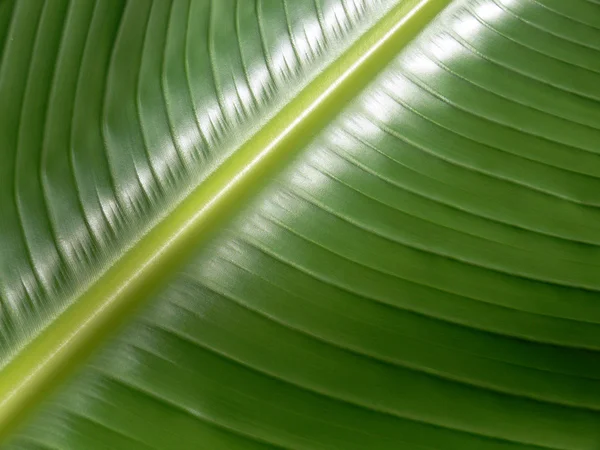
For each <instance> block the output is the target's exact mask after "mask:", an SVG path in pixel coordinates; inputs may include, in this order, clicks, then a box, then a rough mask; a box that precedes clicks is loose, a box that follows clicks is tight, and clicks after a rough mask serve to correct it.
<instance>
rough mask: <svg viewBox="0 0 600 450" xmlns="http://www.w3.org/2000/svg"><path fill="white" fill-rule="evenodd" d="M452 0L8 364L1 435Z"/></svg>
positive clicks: (319, 91)
mask: <svg viewBox="0 0 600 450" xmlns="http://www.w3.org/2000/svg"><path fill="white" fill-rule="evenodd" d="M449 2H450V0H420V1H418V0H409V1H406V2H402V3H401V4H400V5H398V6H395V7H394V8H392V9H391V10H390V11H389V12H388V13H387V14H386V15H385V16H384V17H383V18H382V19H380V20H379V21H378V22H377V23H376V24H375V25H374V26H373V27H372V28H371V29H369V30H368V31H367V32H366V33H364V34H363V35H362V36H361V37H360V38H359V39H358V40H357V41H356V42H355V43H354V44H353V45H352V46H351V47H350V49H349V50H347V51H346V52H345V53H344V54H343V55H342V56H340V57H339V58H338V59H337V60H336V61H334V62H333V63H332V64H330V65H329V66H328V67H327V69H325V70H324V71H323V72H322V73H321V74H320V75H318V76H317V77H316V78H315V79H314V80H313V81H311V82H310V83H309V84H308V85H307V86H306V87H305V88H304V89H303V90H302V91H301V92H300V93H299V94H298V95H297V96H296V97H295V98H294V99H293V100H292V101H291V102H290V103H288V104H287V105H286V106H285V107H284V108H283V109H282V110H281V111H280V112H279V113H278V114H276V115H275V116H274V117H273V118H272V119H271V120H270V121H269V122H268V123H267V124H266V125H265V126H264V127H263V128H262V129H261V130H260V131H258V132H257V133H256V134H255V135H254V136H253V137H251V138H250V139H249V140H248V141H247V142H246V143H245V144H243V145H242V146H241V147H240V148H239V149H238V150H237V151H236V152H234V153H233V155H232V156H231V157H230V158H228V159H227V160H226V161H225V162H224V163H223V164H221V165H220V166H219V167H218V168H217V169H216V170H215V171H214V172H213V173H212V174H211V175H210V176H209V177H208V178H207V179H206V180H205V181H204V182H203V183H202V184H201V185H200V186H198V187H197V188H195V189H194V190H193V191H192V192H191V193H190V194H189V195H188V196H187V197H186V198H185V199H184V200H183V201H182V202H181V203H180V204H179V205H178V206H177V207H176V208H175V209H174V210H173V211H172V212H171V213H170V214H169V215H168V216H167V217H165V218H164V219H163V220H162V221H161V222H160V223H158V224H157V225H156V226H155V227H154V228H152V229H151V230H150V231H149V232H148V233H147V234H146V235H145V236H144V237H143V238H142V239H140V240H139V241H138V242H137V243H136V244H135V245H134V246H133V247H132V248H131V249H129V250H128V251H127V252H126V253H125V254H124V255H123V256H122V257H121V258H120V259H118V260H117V262H116V263H115V264H113V265H112V266H111V267H110V268H108V269H107V271H106V272H105V273H104V274H102V275H101V276H100V277H99V278H98V279H97V280H96V281H95V282H94V283H93V284H92V285H91V286H90V287H89V289H87V291H85V292H84V293H83V294H82V295H81V296H80V297H79V298H78V299H77V300H76V301H73V302H72V304H71V306H70V307H69V308H68V309H67V310H66V311H65V312H64V313H63V314H61V315H60V316H59V317H58V318H57V319H56V320H55V321H54V322H52V323H51V324H50V325H49V326H48V327H47V328H46V329H45V330H44V331H43V332H42V333H40V334H39V335H38V336H37V337H36V338H35V339H34V340H33V341H32V342H31V343H29V344H28V345H27V346H26V347H25V348H24V349H23V350H22V351H21V352H20V353H19V354H18V355H16V357H15V358H14V359H13V360H12V361H11V362H10V363H9V364H8V365H7V366H6V367H5V368H4V369H3V370H2V374H1V375H2V376H1V377H0V442H1V441H2V440H3V439H5V438H6V437H7V436H8V435H9V434H10V433H11V432H12V431H13V430H14V428H15V427H16V426H17V425H18V424H19V423H20V422H21V421H22V420H23V419H24V418H25V417H26V416H27V414H28V413H29V412H30V411H31V410H32V409H34V407H35V406H36V405H38V404H39V403H40V401H41V400H42V399H43V398H44V397H45V395H46V394H47V393H48V392H50V391H51V390H52V389H53V388H54V387H56V386H57V385H58V384H60V382H61V381H62V380H64V379H65V377H66V376H67V375H68V374H69V373H71V372H72V370H73V369H74V368H75V367H76V366H77V365H79V364H80V363H81V361H82V360H83V359H85V357H86V356H88V355H89V354H90V353H92V352H93V350H94V349H96V348H98V347H99V346H100V345H101V344H102V342H103V340H104V339H105V338H106V337H107V336H108V335H109V334H110V332H113V331H114V330H115V329H116V328H117V327H118V326H119V325H122V324H124V323H125V322H127V319H128V318H129V317H130V316H131V314H132V313H133V312H134V311H135V310H136V308H137V307H139V306H140V305H141V304H142V303H143V301H144V300H145V299H147V298H149V297H150V296H151V295H152V294H153V293H155V292H156V291H157V290H158V289H159V288H160V287H161V286H162V285H163V284H164V283H165V282H166V281H167V280H168V277H169V276H170V275H172V274H173V273H174V272H175V271H176V269H177V268H178V267H180V266H181V265H182V264H183V263H184V262H185V261H186V260H187V259H188V258H189V257H190V256H191V254H192V252H193V251H194V250H197V249H198V247H199V246H201V245H202V244H203V243H206V242H207V241H208V240H209V239H210V237H211V236H212V235H213V233H214V232H215V231H216V230H217V229H218V228H219V225H222V224H223V223H224V222H225V221H226V220H227V219H228V218H230V217H231V216H232V215H233V214H234V213H235V211H236V210H238V209H239V207H240V206H241V205H243V204H244V203H245V201H247V200H248V199H249V198H250V196H251V195H252V194H254V193H256V192H257V191H258V189H259V188H260V187H261V186H262V185H263V184H264V183H265V181H264V180H265V179H266V178H267V176H268V175H269V174H270V173H273V172H275V171H277V170H279V169H280V168H281V167H282V165H283V164H284V163H285V162H286V161H288V160H289V159H290V158H291V156H292V155H293V154H294V153H295V152H297V151H298V150H299V149H301V148H303V146H304V144H306V143H307V142H308V141H310V139H311V138H312V137H313V136H314V135H315V133H316V132H318V131H319V130H320V129H322V128H323V127H324V126H325V125H326V124H327V123H328V122H329V121H330V120H331V119H332V118H333V117H334V116H335V114H336V113H337V112H339V111H340V110H341V109H342V107H343V106H344V105H345V104H346V103H348V102H349V101H350V100H351V99H352V98H354V97H355V96H356V93H357V91H359V90H360V89H362V88H363V87H365V86H366V84H367V83H368V82H369V81H370V80H371V79H373V77H374V76H375V75H376V74H377V73H378V72H379V71H380V70H381V69H382V68H383V67H384V66H385V65H386V64H387V62H388V61H390V60H391V59H392V58H393V56H394V55H395V54H397V52H398V51H399V50H400V49H401V48H402V47H403V46H405V45H406V44H407V43H408V42H410V41H411V40H412V39H413V38H414V36H415V35H416V34H417V33H418V32H419V31H420V30H421V29H422V28H423V27H424V26H425V25H426V24H427V23H429V21H430V20H431V19H432V18H433V17H434V16H435V15H437V14H438V13H439V12H440V11H441V10H442V9H443V8H444V7H445V6H446V5H447V4H448V3H449Z"/></svg>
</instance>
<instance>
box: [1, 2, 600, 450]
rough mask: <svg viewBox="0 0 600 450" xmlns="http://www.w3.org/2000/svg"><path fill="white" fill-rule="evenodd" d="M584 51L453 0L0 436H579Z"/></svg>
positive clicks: (585, 275) (71, 440)
mask: <svg viewBox="0 0 600 450" xmlns="http://www.w3.org/2000/svg"><path fill="white" fill-rule="evenodd" d="M289 4H291V2H290V3H289ZM288 6H289V5H288ZM217 54H218V53H216V52H215V55H217ZM599 55H600V4H598V3H597V2H593V1H591V0H571V1H569V2H561V1H559V0H458V1H456V2H454V3H453V4H452V5H451V6H450V7H449V8H447V9H446V10H445V11H444V12H443V13H442V14H441V15H440V16H439V17H438V18H436V19H435V20H434V21H433V22H431V23H430V24H429V25H428V26H427V28H426V29H425V30H424V32H423V33H422V34H421V35H420V36H419V37H418V38H417V39H415V40H414V41H413V42H412V43H411V44H410V45H409V46H408V47H407V48H405V49H403V50H401V51H399V52H398V54H397V55H396V56H395V57H394V58H393V59H392V60H391V61H390V62H389V65H388V66H387V67H386V68H385V70H384V71H383V72H382V73H381V74H379V75H378V76H377V77H376V78H375V79H373V81H372V82H371V83H370V84H369V86H368V87H367V88H366V89H365V90H364V91H362V92H357V93H356V98H355V99H354V100H353V101H352V102H351V104H349V105H348V106H347V107H345V108H344V110H343V111H342V112H341V113H340V114H339V115H338V116H337V117H336V118H335V119H334V120H332V121H331V122H330V123H328V124H327V126H326V127H325V128H324V129H323V130H322V131H320V132H319V133H318V134H317V135H316V136H315V137H314V139H312V140H311V141H310V143H308V144H307V145H306V146H305V148H303V149H302V151H301V152H300V153H299V155H298V157H297V158H296V159H295V160H294V162H293V163H292V164H291V165H289V166H288V167H286V168H285V170H282V171H280V172H278V173H277V174H274V175H273V179H269V182H268V184H266V186H265V187H264V188H263V189H262V190H261V192H260V194H259V195H258V196H257V197H256V198H253V199H252V201H250V202H249V203H248V204H247V205H246V206H245V207H244V208H242V209H241V210H240V211H239V212H238V213H237V214H236V216H235V218H234V219H233V220H232V221H231V222H228V224H227V226H226V227H225V228H224V229H223V230H221V232H220V233H219V235H218V236H216V237H215V238H214V239H212V240H211V241H210V243H209V244H208V245H206V246H204V247H203V248H201V249H200V250H198V251H197V253H196V255H195V256H194V258H193V260H192V261H190V262H189V263H188V264H187V265H186V266H185V267H184V268H182V269H181V270H179V271H178V274H177V276H176V277H174V278H173V279H172V280H171V281H170V282H169V283H168V285H167V286H166V287H165V288H164V289H163V290H162V291H161V292H160V293H159V294H158V295H155V296H153V298H151V299H150V298H149V299H148V301H149V307H148V309H147V310H145V311H143V312H142V313H141V314H140V315H139V316H138V317H137V318H136V319H135V320H134V321H132V323H131V324H129V326H128V327H127V328H126V329H125V330H124V331H123V332H122V333H120V334H119V335H118V336H117V337H116V338H115V339H114V340H112V341H111V342H110V343H109V344H108V345H107V346H106V348H104V349H103V350H102V351H101V352H99V353H98V354H97V355H96V356H95V357H94V358H93V360H92V361H90V363H89V364H87V365H86V366H85V367H84V368H83V370H82V371H81V372H80V373H79V374H78V375H77V376H76V377H75V378H74V379H73V380H72V381H70V382H69V383H67V384H66V385H65V387H64V388H63V389H61V391H60V392H59V394H58V395H57V396H56V397H54V398H51V399H50V401H48V402H47V403H46V404H44V405H43V407H42V408H41V410H40V412H39V413H38V414H37V415H36V416H35V417H33V418H32V420H30V421H29V423H28V424H27V425H26V426H25V427H23V428H22V429H21V430H20V431H19V432H18V433H17V434H16V435H15V437H14V438H13V439H12V440H11V441H9V443H8V444H7V445H6V448H7V449H11V450H12V449H60V450H63V449H104V448H107V449H117V450H118V449H127V450H129V449H199V448H202V449H204V448H206V449H238V448H239V449H253V448H290V449H307V450H308V449H309V450H313V449H333V448H341V449H367V448H368V449H371V448H373V449H388V448H389V449H397V448H406V449H436V450H446V449H447V450H454V449H461V450H462V449H477V450H500V449H503V450H504V449H511V450H512V449H524V450H525V449H527V450H530V449H531V450H534V449H557V450H558V449H560V450H594V449H597V448H598V446H600V426H598V424H599V423H600V375H599V374H600V358H599V356H598V355H599V353H598V352H599V351H600V303H599V301H600V297H599V295H598V292H599V290H600V278H599V277H598V276H597V274H598V268H599V266H600V259H599V253H598V245H599V243H600V225H599V224H600V220H598V219H600V213H599V212H598V211H599V210H598V205H600V189H598V187H599V182H598V180H599V179H600V152H599V149H600V147H599V143H600V126H599V124H600V120H599V119H600V106H599V105H600V103H599V101H600V58H599ZM203 104H205V103H203ZM158 109H160V108H157V110H158ZM217 109H219V110H222V106H219V107H218V108H217ZM119 123H120V124H121V125H122V126H125V125H124V124H125V122H119ZM118 142H122V141H121V138H119V140H118ZM157 152H158V150H157ZM127 154H129V153H128V152H123V155H122V156H124V155H127ZM102 204H104V203H102Z"/></svg>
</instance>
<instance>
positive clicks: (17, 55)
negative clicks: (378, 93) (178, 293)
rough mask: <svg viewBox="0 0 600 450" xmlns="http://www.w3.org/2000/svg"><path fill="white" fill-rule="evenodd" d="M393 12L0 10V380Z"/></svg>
mask: <svg viewBox="0 0 600 450" xmlns="http://www.w3.org/2000/svg"><path fill="white" fill-rule="evenodd" d="M391 4H392V2H390V1H387V0H381V1H380V0H377V1H375V2H364V1H360V0H351V1H347V0H344V1H341V0H339V1H338V0H326V1H321V0H316V1H314V2H313V1H311V2H294V3H293V4H290V3H289V2H279V1H277V2H272V1H268V2H265V1H256V2H249V1H233V0H227V1H224V0H219V1H205V0H200V1H186V0H181V1H174V2H169V1H165V2H163V1H161V2H152V1H147V0H143V1H131V2H125V1H120V0H115V1H112V0H111V1H100V2H69V1H66V0H51V1H47V2H38V1H35V2H28V1H17V2H13V1H4V2H2V4H1V6H0V8H1V9H0V22H1V23H2V24H4V25H3V26H2V27H0V28H1V29H2V31H3V33H4V34H3V35H2V36H0V37H1V39H0V43H2V42H4V46H3V48H4V50H3V53H2V63H1V64H2V65H1V68H0V97H1V98H2V108H1V111H0V137H1V138H2V139H1V140H0V152H1V154H2V157H3V161H2V165H1V167H0V179H1V180H2V181H1V182H0V183H1V190H0V192H1V194H0V211H2V216H3V218H2V222H1V235H2V240H1V242H0V245H1V250H0V366H1V365H4V364H6V363H7V362H8V360H9V359H10V357H11V356H12V355H13V354H14V353H15V352H17V351H18V350H19V349H20V348H22V347H23V346H24V345H25V344H26V343H27V342H28V341H30V340H31V339H32V338H33V337H35V336H36V335H37V334H38V332H39V330H40V329H42V328H44V327H45V326H47V325H48V323H49V322H51V321H52V320H53V319H54V318H55V317H56V315H57V314H58V313H59V312H60V311H62V310H63V309H65V308H66V307H68V306H69V304H70V303H72V301H73V299H76V298H77V296H78V294H79V293H80V292H81V291H84V290H85V289H86V287H87V286H88V285H89V284H90V282H91V281H93V280H94V279H95V278H96V277H97V276H98V274H99V273H101V272H102V269H103V268H104V267H106V266H109V265H111V264H112V263H114V261H116V260H117V259H118V258H119V257H120V255H121V254H122V253H123V251H124V248H127V247H128V246H130V245H131V244H132V243H134V242H136V241H137V240H139V238H140V236H142V235H143V234H144V233H145V232H146V231H147V230H148V228H149V225H152V224H154V223H155V222H156V220H157V219H160V218H161V217H163V216H164V215H165V214H167V213H168V212H169V211H170V210H171V209H172V207H173V205H174V204H175V203H177V201H178V200H179V199H180V198H181V197H182V196H184V195H185V194H186V193H188V192H189V190H190V188H191V187H193V186H196V185H198V184H199V183H201V182H202V180H203V179H205V178H206V176H207V175H208V174H210V173H211V172H213V171H214V169H215V167H217V166H218V165H219V164H220V163H221V162H222V161H223V160H224V159H225V158H226V157H227V156H229V155H230V154H231V153H232V152H233V151H234V150H235V149H236V148H237V147H239V145H240V144H241V143H242V142H243V141H245V140H247V139H248V137H249V136H250V135H251V134H253V133H254V132H255V131H256V129H257V127H260V126H261V125H262V124H264V122H265V121H266V120H268V119H269V117H271V116H272V115H273V114H274V112H276V111H277V110H278V109H280V108H281V107H282V106H283V105H284V104H286V103H287V102H288V101H289V100H290V99H291V98H292V97H293V96H294V95H295V94H296V93H297V92H298V91H299V90H301V88H302V87H303V86H304V85H305V84H306V83H307V81H309V80H310V79H311V78H312V77H314V75H315V74H316V73H318V72H319V71H321V70H322V69H323V67H324V66H326V65H327V64H328V63H329V62H331V60H333V59H335V58H336V57H337V56H338V55H339V54H340V52H341V51H343V50H344V49H345V48H347V47H348V45H349V44H350V43H351V42H353V40H355V39H356V38H357V37H358V36H359V35H360V34H361V33H362V32H363V31H364V30H365V29H366V28H368V27H369V26H370V25H372V24H373V23H374V21H376V20H377V19H378V18H379V17H380V16H381V15H382V14H383V13H385V12H386V10H387V9H388V8H389V6H390V5H391Z"/></svg>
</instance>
